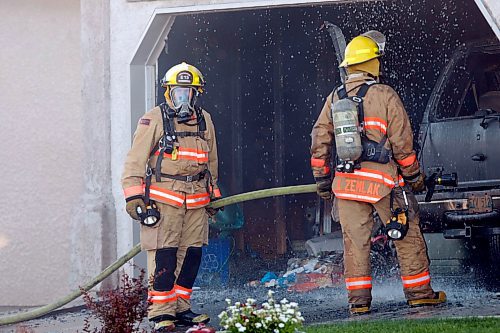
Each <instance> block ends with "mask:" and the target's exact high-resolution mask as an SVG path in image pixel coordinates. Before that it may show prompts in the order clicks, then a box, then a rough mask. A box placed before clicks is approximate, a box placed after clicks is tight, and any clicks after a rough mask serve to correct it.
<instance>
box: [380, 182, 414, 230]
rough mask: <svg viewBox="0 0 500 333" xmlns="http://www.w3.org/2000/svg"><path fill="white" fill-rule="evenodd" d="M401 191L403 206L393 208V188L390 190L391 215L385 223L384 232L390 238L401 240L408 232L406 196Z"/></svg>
mask: <svg viewBox="0 0 500 333" xmlns="http://www.w3.org/2000/svg"><path fill="white" fill-rule="evenodd" d="M402 191H403V199H404V207H403V208H400V207H398V208H394V189H393V190H392V191H391V202H390V207H391V217H390V218H389V221H387V222H386V224H385V232H386V233H387V236H388V237H389V238H390V239H393V240H401V239H403V238H404V237H405V236H406V234H407V233H408V228H409V226H408V198H407V197H406V192H405V190H404V189H402Z"/></svg>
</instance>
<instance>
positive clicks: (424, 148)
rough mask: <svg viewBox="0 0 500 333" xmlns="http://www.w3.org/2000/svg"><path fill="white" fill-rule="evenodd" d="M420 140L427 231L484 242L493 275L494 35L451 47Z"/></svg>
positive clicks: (498, 114) (498, 174) (496, 234)
mask: <svg viewBox="0 0 500 333" xmlns="http://www.w3.org/2000/svg"><path fill="white" fill-rule="evenodd" d="M418 140H419V142H418V143H419V146H420V154H419V160H420V162H421V165H422V168H423V169H424V171H425V173H426V175H427V177H428V179H429V180H430V182H429V184H428V186H429V187H430V189H429V190H428V192H427V193H426V194H425V193H424V194H421V195H418V196H417V198H418V200H419V203H420V212H421V221H422V227H423V230H424V232H427V233H442V234H443V236H444V238H445V239H465V240H467V243H469V244H471V246H470V248H471V249H474V251H476V249H482V251H484V253H481V254H480V256H481V257H483V258H482V259H481V260H484V259H485V258H484V254H487V256H488V258H489V262H488V265H484V263H483V264H482V266H483V267H484V266H487V269H488V270H489V273H493V274H494V276H497V277H498V274H499V272H500V43H499V41H498V40H495V41H482V42H475V43H472V44H466V45H462V46H460V47H459V48H458V49H457V50H456V51H455V53H454V54H453V55H452V57H451V59H450V60H449V62H448V63H447V65H446V66H445V68H444V70H443V71H442V73H441V74H440V76H439V78H438V80H437V83H436V85H435V87H434V89H433V91H432V94H431V95H430V99H429V101H428V103H427V107H426V110H425V113H424V117H423V121H422V124H421V126H420V133H419V139H418ZM456 179H458V182H457V181H456ZM446 185H455V186H446ZM426 199H427V200H426ZM444 242H447V241H446V240H444ZM472 252H473V251H472ZM477 254H478V253H474V254H473V256H476V257H477Z"/></svg>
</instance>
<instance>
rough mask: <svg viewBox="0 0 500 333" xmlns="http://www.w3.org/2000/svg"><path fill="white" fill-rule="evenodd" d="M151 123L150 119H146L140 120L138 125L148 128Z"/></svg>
mask: <svg viewBox="0 0 500 333" xmlns="http://www.w3.org/2000/svg"><path fill="white" fill-rule="evenodd" d="M150 122H151V119H147V118H141V119H140V120H139V124H141V125H146V126H149V123H150Z"/></svg>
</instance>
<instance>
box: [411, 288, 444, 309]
mask: <svg viewBox="0 0 500 333" xmlns="http://www.w3.org/2000/svg"><path fill="white" fill-rule="evenodd" d="M445 302H446V293H445V292H444V291H436V292H435V293H434V297H432V298H431V297H430V298H421V299H413V300H409V301H408V305H409V306H410V307H412V308H415V307H418V306H434V305H439V304H443V303H445Z"/></svg>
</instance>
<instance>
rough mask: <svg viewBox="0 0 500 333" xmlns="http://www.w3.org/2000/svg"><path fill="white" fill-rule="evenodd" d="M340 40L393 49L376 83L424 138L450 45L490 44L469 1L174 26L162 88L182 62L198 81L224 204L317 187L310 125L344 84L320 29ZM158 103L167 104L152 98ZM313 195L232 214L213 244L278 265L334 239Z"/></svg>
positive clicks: (311, 9) (263, 13)
mask: <svg viewBox="0 0 500 333" xmlns="http://www.w3.org/2000/svg"><path fill="white" fill-rule="evenodd" d="M325 20H328V21H331V22H333V23H335V24H337V25H338V26H339V27H340V28H341V29H342V30H343V32H344V35H345V36H346V39H347V40H350V39H351V38H353V37H355V36H356V35H357V34H359V33H362V32H365V31H367V30H370V29H376V30H379V31H381V32H383V33H384V34H385V35H386V36H387V39H388V45H387V46H386V55H385V56H384V57H383V72H384V74H385V75H384V77H383V80H384V81H385V82H387V83H388V84H390V85H392V86H393V87H394V88H395V89H396V91H397V92H398V93H399V94H400V96H401V98H402V100H403V102H404V104H405V106H406V108H407V111H408V114H409V115H410V117H411V120H412V125H413V127H414V132H415V133H416V132H417V131H418V129H419V122H420V121H421V118H422V114H423V111H424V109H425V105H426V102H427V100H428V98H429V93H430V91H431V90H432V88H433V86H434V84H435V82H436V79H437V76H438V75H439V72H440V70H441V69H442V68H443V66H444V65H445V64H446V62H447V60H448V58H449V57H450V56H451V54H452V52H453V51H454V50H455V49H456V47H457V46H459V45H461V44H463V43H467V42H471V41H475V40H478V39H495V38H496V37H495V35H494V34H493V32H492V30H491V29H490V27H489V25H488V23H487V22H486V20H485V19H484V18H483V16H482V14H481V12H480V11H479V10H478V8H477V6H476V4H475V3H474V1H473V0H459V1H454V0H445V1H439V2H436V1H431V0H419V1H412V0H400V1H369V2H354V3H348V4H334V5H333V4H332V5H321V4H319V5H309V6H301V7H291V8H275V9H255V10H244V11H234V12H217V13H199V14H191V15H178V16H176V17H175V22H174V23H173V25H172V27H171V29H170V31H169V33H168V36H167V38H166V45H165V52H162V53H161V55H160V56H159V59H158V68H157V72H158V78H161V76H162V75H163V74H164V73H165V71H166V70H167V69H168V68H169V67H170V66H172V65H174V64H177V63H179V62H181V61H186V62H188V63H192V64H194V65H196V66H197V67H198V68H199V69H200V70H201V71H202V72H203V74H204V75H205V78H206V81H207V87H206V94H205V95H204V96H203V97H202V98H201V100H200V101H201V105H202V106H203V107H204V108H205V109H206V110H207V111H208V112H210V113H211V115H212V118H213V119H214V123H215V125H216V129H217V136H218V137H217V139H218V149H219V160H220V166H219V168H220V185H221V186H222V191H223V194H224V195H230V194H236V193H242V192H247V191H252V190H258V189H265V188H270V187H277V186H285V185H299V184H310V183H313V177H312V174H311V171H310V166H309V159H310V155H309V145H310V136H309V133H310V131H311V128H312V125H313V123H314V121H315V120H316V117H317V116H318V114H319V111H320V110H321V107H322V105H323V103H324V98H325V97H326V96H327V95H328V94H329V93H330V92H331V91H332V89H333V88H334V87H335V86H336V85H337V84H339V82H340V80H339V73H338V69H337V63H336V58H335V54H334V47H333V44H332V41H331V39H330V37H329V35H328V34H327V33H326V31H319V28H320V26H321V25H322V23H323V21H325ZM156 98H157V103H161V102H163V101H164V97H163V88H161V87H157V97H156ZM318 207H319V202H318V199H317V197H316V195H312V194H311V195H300V196H288V197H280V198H272V199H267V200H259V201H255V202H248V203H245V204H242V205H240V206H238V207H236V206H235V207H233V208H229V207H228V212H227V216H226V217H225V219H223V221H222V222H220V223H219V228H218V229H217V228H213V230H212V233H213V234H212V236H213V237H217V236H218V235H222V236H226V235H231V239H233V240H234V243H233V242H232V244H233V245H232V247H234V251H239V252H240V253H247V254H250V255H252V256H255V257H259V258H265V259H266V258H267V259H269V258H277V257H282V256H283V255H284V254H286V253H290V252H291V251H300V250H301V249H303V244H304V241H305V240H307V239H309V238H311V237H313V236H315V235H318V234H319V233H326V232H332V231H335V230H338V229H339V226H338V225H337V224H333V225H329V224H328V223H329V222H331V221H330V217H329V211H328V208H327V209H326V210H324V212H322V213H321V214H322V215H323V216H325V218H323V216H318V214H317V213H318V209H317V208H318Z"/></svg>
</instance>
